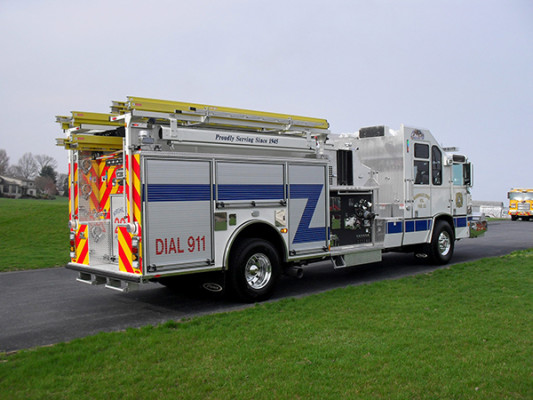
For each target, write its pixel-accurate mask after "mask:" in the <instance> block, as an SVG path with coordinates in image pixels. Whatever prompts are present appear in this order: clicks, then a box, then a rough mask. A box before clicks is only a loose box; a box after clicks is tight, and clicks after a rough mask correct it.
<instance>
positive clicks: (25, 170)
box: [13, 153, 39, 179]
mask: <svg viewBox="0 0 533 400" xmlns="http://www.w3.org/2000/svg"><path fill="white" fill-rule="evenodd" d="M13 171H14V173H15V174H16V176H18V177H20V178H23V179H33V178H35V176H36V175H37V174H38V173H39V166H38V165H37V163H36V162H35V159H34V158H33V155H32V154H31V153H24V154H23V156H22V157H20V159H19V161H18V163H17V165H16V167H15V168H13Z"/></svg>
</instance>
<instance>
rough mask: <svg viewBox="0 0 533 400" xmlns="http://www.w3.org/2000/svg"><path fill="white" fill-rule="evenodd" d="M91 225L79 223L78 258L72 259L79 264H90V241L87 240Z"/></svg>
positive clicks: (77, 235) (76, 242)
mask: <svg viewBox="0 0 533 400" xmlns="http://www.w3.org/2000/svg"><path fill="white" fill-rule="evenodd" d="M88 228H89V227H88V226H87V225H79V226H78V230H77V231H76V241H75V244H76V259H75V260H74V259H73V260H72V261H73V262H77V263H78V264H85V265H89V241H88V240H87V238H88V237H89V236H88V233H89V229H88Z"/></svg>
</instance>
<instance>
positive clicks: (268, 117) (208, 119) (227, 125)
mask: <svg viewBox="0 0 533 400" xmlns="http://www.w3.org/2000/svg"><path fill="white" fill-rule="evenodd" d="M71 114H72V115H71V116H70V117H66V116H57V117H56V121H57V122H58V123H60V124H61V127H62V129H64V130H69V129H74V130H76V131H78V132H88V131H91V130H96V131H98V130H100V131H102V130H109V129H113V127H120V126H124V123H125V121H124V120H125V119H126V115H128V114H130V115H131V117H132V118H133V119H135V120H137V121H142V122H147V121H150V120H151V121H154V122H155V123H161V124H163V125H168V124H169V122H170V123H174V124H176V125H179V126H184V127H204V128H219V129H237V130H245V131H252V132H256V133H257V132H259V133H279V134H289V135H291V134H292V135H298V134H301V135H302V136H307V135H309V134H313V135H317V136H323V137H325V136H327V134H328V133H329V130H328V128H329V123H328V121H327V120H326V119H320V118H311V117H302V116H297V115H289V114H277V113H270V112H264V111H253V110H246V109H239V108H230V107H218V106H211V105H205V104H196V103H184V102H178V101H168V100H157V99H149V98H144V97H133V96H129V97H128V100H127V101H125V102H122V101H113V102H112V105H111V113H109V114H105V113H93V112H82V111H72V113H71Z"/></svg>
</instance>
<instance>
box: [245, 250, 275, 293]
mask: <svg viewBox="0 0 533 400" xmlns="http://www.w3.org/2000/svg"><path fill="white" fill-rule="evenodd" d="M244 275H245V278H246V282H247V283H248V286H250V287H251V288H252V289H254V290H259V289H262V288H264V287H265V286H267V285H268V283H269V282H270V279H271V277H272V263H271V262H270V259H269V258H268V257H267V256H266V255H264V254H263V253H256V254H253V255H252V256H251V257H250V258H249V259H248V262H247V263H246V266H245V267H244Z"/></svg>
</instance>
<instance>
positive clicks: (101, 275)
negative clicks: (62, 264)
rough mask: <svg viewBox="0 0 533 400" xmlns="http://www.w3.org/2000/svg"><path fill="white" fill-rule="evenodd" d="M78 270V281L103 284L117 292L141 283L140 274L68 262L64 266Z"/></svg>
mask: <svg viewBox="0 0 533 400" xmlns="http://www.w3.org/2000/svg"><path fill="white" fill-rule="evenodd" d="M66 268H67V269H71V270H74V271H77V272H78V278H77V279H76V280H77V281H78V282H83V283H86V284H89V285H105V287H106V288H108V289H113V290H117V291H119V292H123V293H126V292H130V291H132V290H136V289H138V288H139V285H140V284H141V283H143V280H142V277H141V276H140V275H131V274H121V273H116V272H112V271H105V270H98V269H95V268H94V267H88V266H86V265H80V264H74V263H70V264H68V265H67V266H66Z"/></svg>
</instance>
